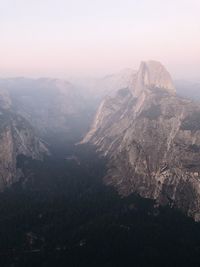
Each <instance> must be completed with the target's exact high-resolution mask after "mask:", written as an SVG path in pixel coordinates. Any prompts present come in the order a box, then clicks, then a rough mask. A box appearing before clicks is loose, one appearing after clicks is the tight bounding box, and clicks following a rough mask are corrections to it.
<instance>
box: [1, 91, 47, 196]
mask: <svg viewBox="0 0 200 267" xmlns="http://www.w3.org/2000/svg"><path fill="white" fill-rule="evenodd" d="M0 104H1V106H0V191H2V190H3V189H4V188H5V187H8V186H10V185H11V184H13V183H14V182H16V181H18V179H19V177H20V176H21V175H22V174H21V172H20V170H19V169H17V157H18V156H19V155H25V156H27V157H31V158H33V159H42V158H43V156H44V155H45V154H48V150H47V148H46V147H45V145H44V144H43V143H42V142H41V141H40V139H39V138H38V137H37V136H36V134H35V131H34V129H33V128H32V126H31V125H30V124H29V123H28V122H27V121H26V120H25V119H24V118H23V117H21V116H20V115H16V114H14V113H13V112H12V110H11V109H10V106H11V100H10V98H9V95H8V94H7V93H5V92H4V91H2V90H0Z"/></svg>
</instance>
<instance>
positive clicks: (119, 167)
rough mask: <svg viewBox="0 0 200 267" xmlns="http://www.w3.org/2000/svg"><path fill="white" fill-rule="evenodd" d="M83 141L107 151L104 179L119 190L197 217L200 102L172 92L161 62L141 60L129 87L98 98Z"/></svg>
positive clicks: (199, 204) (199, 205)
mask: <svg viewBox="0 0 200 267" xmlns="http://www.w3.org/2000/svg"><path fill="white" fill-rule="evenodd" d="M83 143H91V144H93V145H95V146H96V148H97V149H98V150H99V151H101V152H102V153H103V154H104V155H106V156H107V158H108V172H107V175H106V177H105V182H106V184H109V185H113V186H114V187H115V188H116V189H117V190H118V191H119V193H120V194H122V195H129V194H131V193H133V192H136V193H138V194H140V195H141V196H142V197H148V198H153V199H156V200H157V201H158V202H159V203H161V204H166V203H173V205H175V206H176V207H179V208H181V209H182V210H183V211H184V212H185V213H187V214H189V215H191V216H193V217H194V218H195V219H196V220H200V165H199V162H200V105H199V104H197V103H194V102H192V101H191V100H189V99H188V100H187V99H184V98H181V97H179V96H177V95H176V91H175V87H174V84H173V82H172V79H171V77H170V74H169V73H168V72H167V71H166V69H165V68H164V67H163V66H162V65H161V64H160V63H158V62H154V61H150V62H142V63H141V66H140V69H139V71H138V72H137V73H136V74H135V75H133V76H132V83H131V84H130V86H129V88H126V89H121V90H119V91H118V92H117V94H116V95H115V96H114V97H107V98H105V100H103V102H102V103H101V105H100V107H99V110H98V112H97V114H96V117H95V119H94V122H93V125H92V127H91V130H90V131H89V133H88V134H87V135H86V137H85V138H84V140H83Z"/></svg>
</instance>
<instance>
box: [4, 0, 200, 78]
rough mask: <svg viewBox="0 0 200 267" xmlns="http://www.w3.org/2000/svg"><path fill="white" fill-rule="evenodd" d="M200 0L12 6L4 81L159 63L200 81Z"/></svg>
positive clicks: (47, 0) (8, 7) (7, 8)
mask: <svg viewBox="0 0 200 267" xmlns="http://www.w3.org/2000/svg"><path fill="white" fill-rule="evenodd" d="M199 10H200V2H199V1H198V0H191V1H187V0H185V1H184V0H183V1H180V0H174V1H172V0H169V1H167V2H166V1H165V2H161V1H158V0H152V1H147V0H142V1H139V2H138V1H131V0H130V1H129V0H125V1H122V0H118V1H114V0H110V1H105V0H102V1H90V0H84V1H80V0H74V1H71V0H70V1H64V0H58V1H55V0H43V1H41V0H40V1H39V0H35V1H32V0H29V1H27V0H26V1H25V0H16V1H12V0H7V1H4V2H2V3H1V9H0V34H1V44H0V58H1V60H0V77H1V78H4V77H18V76H20V77H21V76H24V77H31V78H39V77H52V78H54V77H55V78H64V79H68V78H69V77H92V76H95V77H100V76H104V75H107V74H111V73H115V72H119V71H120V70H122V69H124V68H131V69H138V67H139V64H140V62H141V61H142V60H157V61H160V62H161V63H162V64H163V65H165V66H166V68H167V69H168V71H169V72H170V74H171V75H172V77H173V79H189V80H192V79H193V80H200V52H199V47H200V17H199Z"/></svg>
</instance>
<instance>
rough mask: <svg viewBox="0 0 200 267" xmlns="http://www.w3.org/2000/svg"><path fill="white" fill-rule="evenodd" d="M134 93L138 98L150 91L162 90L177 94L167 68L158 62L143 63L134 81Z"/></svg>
mask: <svg viewBox="0 0 200 267" xmlns="http://www.w3.org/2000/svg"><path fill="white" fill-rule="evenodd" d="M133 86H134V92H135V94H136V96H138V95H139V94H140V93H141V92H142V91H144V90H148V89H150V90H151V89H156V88H157V89H162V90H166V91H167V92H168V93H170V94H175V93H176V89H175V87H174V84H173V81H172V78H171V76H170V74H169V72H168V71H167V70H166V68H165V67H164V66H163V65H162V64H161V63H160V62H158V61H153V60H150V61H142V62H141V64H140V68H139V71H138V72H137V75H136V78H135V81H134V84H133Z"/></svg>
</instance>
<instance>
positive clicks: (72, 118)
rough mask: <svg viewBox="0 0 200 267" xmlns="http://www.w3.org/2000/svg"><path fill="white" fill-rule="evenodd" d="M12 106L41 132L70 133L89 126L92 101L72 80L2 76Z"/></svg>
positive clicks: (42, 133)
mask: <svg viewBox="0 0 200 267" xmlns="http://www.w3.org/2000/svg"><path fill="white" fill-rule="evenodd" d="M0 86H1V87H2V88H5V89H6V90H7V91H8V92H9V94H10V96H11V99H12V107H13V109H14V110H15V112H17V113H18V114H20V115H22V116H23V117H24V118H26V119H27V120H28V121H29V122H30V123H31V124H32V125H33V127H34V128H35V129H36V130H37V132H38V133H39V134H41V135H43V136H44V135H46V134H55V133H60V132H63V133H71V132H74V131H79V130H78V128H79V127H80V128H81V127H82V128H84V127H86V129H87V126H88V124H89V123H88V122H87V120H90V116H92V115H91V114H93V113H92V111H93V109H94V108H93V103H91V102H89V99H87V98H86V96H85V95H84V94H83V93H82V92H81V90H79V89H78V88H75V87H74V86H73V85H72V84H70V83H69V82H67V81H64V80H59V79H49V78H41V79H27V78H15V79H3V80H0Z"/></svg>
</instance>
